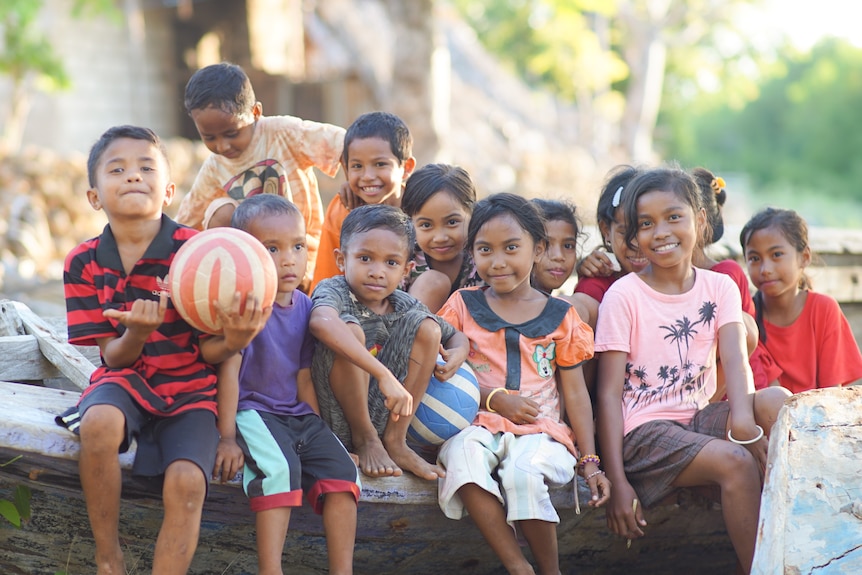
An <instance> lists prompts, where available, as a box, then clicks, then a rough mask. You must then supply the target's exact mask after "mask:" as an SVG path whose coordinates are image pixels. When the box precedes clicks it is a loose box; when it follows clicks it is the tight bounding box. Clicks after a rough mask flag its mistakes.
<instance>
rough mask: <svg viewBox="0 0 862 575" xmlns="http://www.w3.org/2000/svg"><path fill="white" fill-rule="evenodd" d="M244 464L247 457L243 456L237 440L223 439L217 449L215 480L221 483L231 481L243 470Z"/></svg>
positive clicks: (231, 438) (214, 469)
mask: <svg viewBox="0 0 862 575" xmlns="http://www.w3.org/2000/svg"><path fill="white" fill-rule="evenodd" d="M243 463H245V457H244V456H243V454H242V449H240V448H239V445H237V442H236V439H234V438H233V437H222V438H221V439H219V442H218V447H217V448H216V459H215V467H214V468H213V479H214V480H215V479H218V480H219V481H220V482H221V483H224V482H226V481H230V480H231V479H233V478H234V477H236V474H237V473H239V470H240V469H242V465H243Z"/></svg>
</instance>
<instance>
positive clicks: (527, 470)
mask: <svg viewBox="0 0 862 575" xmlns="http://www.w3.org/2000/svg"><path fill="white" fill-rule="evenodd" d="M545 244H546V240H545V226H544V222H543V221H542V218H541V216H540V215H539V213H538V211H537V210H536V208H535V206H534V205H533V204H531V203H530V202H529V201H528V200H525V199H523V198H521V197H519V196H516V195H514V194H496V195H493V196H490V197H488V198H486V199H484V200H481V201H480V202H479V203H478V204H476V210H475V211H474V213H473V218H472V219H471V220H470V228H469V233H468V238H467V245H468V246H469V247H470V248H471V251H472V253H473V258H474V260H475V262H476V267H477V269H478V270H479V274H480V276H481V277H482V279H483V280H484V281H485V283H486V284H487V287H483V288H467V289H463V290H459V291H457V292H456V293H455V294H454V295H453V296H452V297H451V298H450V299H449V301H447V302H446V305H444V306H443V309H442V310H441V311H440V314H441V316H442V317H443V318H444V319H446V320H448V321H450V322H452V324H453V325H454V326H456V327H457V328H458V329H460V330H462V331H463V332H464V334H465V335H466V336H467V337H468V338H469V339H470V342H471V350H470V356H469V358H468V363H469V364H470V366H471V367H472V368H473V371H474V372H475V373H476V377H477V378H478V380H479V385H480V390H481V401H480V405H481V406H483V408H481V409H480V411H479V413H478V415H477V416H476V419H475V420H474V422H473V425H471V426H470V427H467V428H466V429H464V430H462V431H461V432H460V433H458V434H457V435H456V436H455V437H453V438H451V439H450V440H448V441H447V442H446V443H444V444H443V447H442V448H441V450H440V457H439V459H440V463H441V464H442V465H443V466H444V467H445V469H446V476H445V477H444V478H443V479H442V480H441V481H440V483H439V503H440V508H441V509H442V510H443V512H444V513H445V514H446V516H447V517H449V518H452V519H461V518H462V517H463V516H464V515H465V514H466V513H469V514H470V516H471V517H472V518H473V521H475V523H476V525H477V526H478V527H479V530H480V531H481V532H482V535H483V536H484V538H485V540H486V541H487V542H488V544H489V545H490V546H491V548H492V549H493V550H494V552H495V553H496V554H497V556H498V557H499V558H500V561H501V562H502V563H503V565H504V566H505V567H506V569H507V570H508V571H509V573H532V572H533V571H532V567H531V565H530V563H529V562H528V561H527V559H526V558H525V557H524V554H523V552H522V551H521V548H520V546H519V544H518V541H517V539H516V537H515V531H514V530H513V529H512V527H514V526H515V525H518V527H519V528H520V529H521V531H522V533H523V534H524V537H525V538H526V539H527V542H528V543H529V545H530V549H531V550H532V552H533V557H534V558H535V560H536V562H537V563H538V566H539V573H559V572H560V567H559V556H558V552H557V530H556V524H557V523H559V521H560V519H559V516H558V515H557V513H556V511H555V510H554V506H553V505H552V504H551V501H550V497H549V495H548V485H549V484H550V485H564V484H566V483H568V482H569V481H572V479H573V478H574V477H575V473H576V471H577V470H578V468H579V467H580V468H581V470H582V472H583V473H584V475H585V478H586V480H587V483H588V484H589V486H590V491H591V492H592V498H591V501H590V505H593V506H600V505H602V504H603V503H604V502H605V500H607V498H608V495H609V493H610V483H609V482H608V480H607V479H606V478H605V477H604V475H603V474H602V472H601V471H600V470H599V467H598V465H599V458H598V457H597V456H596V455H594V453H595V440H594V438H593V412H592V407H591V406H590V397H589V394H588V393H587V389H586V386H585V384H584V378H583V374H582V373H581V368H580V365H581V363H583V362H584V361H586V360H587V359H589V358H590V357H592V347H593V343H592V339H593V338H592V330H590V328H589V326H587V325H586V324H585V323H584V322H583V321H581V320H580V319H579V318H578V316H577V314H576V313H575V311H574V310H573V308H572V307H571V306H570V305H569V304H567V303H566V302H564V301H562V300H560V299H557V298H553V297H548V296H547V295H545V294H543V293H542V292H540V291H538V290H536V289H534V288H533V287H531V286H530V276H531V275H532V272H533V266H534V265H535V263H536V261H537V260H538V259H539V258H540V257H541V255H542V252H543V251H544V249H545ZM557 379H559V386H558V384H557ZM563 406H565V411H566V414H567V416H568V418H569V420H570V421H571V422H572V428H569V427H568V426H567V425H566V424H565V423H564V422H563V421H562V418H561V410H562V408H563ZM572 430H574V433H573V432H572ZM575 443H577V446H578V449H580V450H581V452H582V453H586V454H587V455H584V456H583V457H581V459H580V462H579V461H578V459H576V454H577V450H576V449H575ZM465 512H466V513H465Z"/></svg>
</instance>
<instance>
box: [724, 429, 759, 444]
mask: <svg viewBox="0 0 862 575" xmlns="http://www.w3.org/2000/svg"><path fill="white" fill-rule="evenodd" d="M754 427H756V428H757V437H755V438H754V439H746V440H745V441H741V440H739V439H735V438H734V437H733V436H732V435H731V434H730V429H728V430H727V439H728V441H731V442H733V443H735V444H737V445H751V444H752V443H757V442H758V441H760V440H761V439H762V438H763V428H762V427H760V426H759V425H755V426H754Z"/></svg>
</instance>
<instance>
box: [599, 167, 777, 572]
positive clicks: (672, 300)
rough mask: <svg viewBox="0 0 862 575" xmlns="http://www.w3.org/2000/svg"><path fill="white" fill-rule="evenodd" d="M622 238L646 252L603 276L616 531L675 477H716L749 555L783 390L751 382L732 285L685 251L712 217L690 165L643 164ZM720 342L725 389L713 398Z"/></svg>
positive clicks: (604, 424)
mask: <svg viewBox="0 0 862 575" xmlns="http://www.w3.org/2000/svg"><path fill="white" fill-rule="evenodd" d="M623 202H624V203H623V209H624V210H623V211H624V213H625V229H626V233H625V237H624V241H625V243H626V244H627V245H631V246H633V245H635V242H636V245H637V246H638V247H639V249H640V252H641V253H642V254H643V256H644V257H645V258H646V259H647V260H648V265H647V266H646V267H645V268H644V269H643V270H642V271H640V272H638V273H631V274H627V275H626V276H624V277H621V278H620V279H618V280H617V281H616V282H614V284H613V285H612V286H611V287H610V289H609V290H608V292H607V293H606V294H605V297H604V299H603V301H602V305H601V309H600V312H599V320H598V327H597V329H596V350H597V351H598V352H600V355H599V380H598V399H599V418H598V419H599V423H600V425H599V439H600V442H601V448H602V455H603V457H604V459H605V465H606V469H607V472H608V475H609V477H610V479H611V481H613V483H614V493H613V494H612V496H611V501H610V505H609V508H608V511H607V518H608V526H609V527H610V528H611V530H612V531H613V532H614V533H616V534H617V535H621V536H624V537H627V538H629V539H634V538H636V537H641V536H643V535H644V531H643V530H642V527H644V526H645V525H646V521H645V519H644V513H643V508H644V507H646V508H649V507H650V506H652V505H654V504H656V503H658V502H660V501H661V500H662V499H663V498H664V497H666V496H667V495H669V494H670V493H671V492H672V491H673V490H674V489H676V488H678V487H693V486H701V485H716V486H718V487H719V488H720V490H721V507H722V513H723V515H724V520H725V525H726V527H727V531H728V534H729V535H730V539H731V542H732V543H733V547H734V549H735V551H736V555H737V558H738V560H739V563H740V565H742V567H743V569H744V570H745V571H746V572H747V571H748V570H750V568H751V561H752V558H753V555H754V544H755V534H756V530H757V519H758V510H759V507H760V491H761V479H760V478H761V475H762V473H763V471H764V469H765V465H766V448H767V440H766V436H767V435H768V433H769V430H770V429H771V426H772V423H773V422H774V421H775V417H776V415H777V413H778V410H779V409H780V408H781V405H782V404H783V401H784V399H785V398H786V397H787V395H788V392H787V390H785V389H783V388H781V387H771V388H768V389H764V390H761V391H758V392H756V393H755V391H754V386H753V383H752V376H751V368H750V367H749V365H748V361H747V359H748V354H747V353H746V347H745V331H744V327H743V323H742V313H743V312H742V306H741V303H740V296H739V290H738V289H737V287H736V286H735V285H734V284H733V282H732V281H731V280H730V279H729V278H728V277H727V276H726V275H724V274H717V273H715V272H711V271H708V270H701V269H696V268H694V266H693V265H692V258H693V255H694V253H695V251H696V250H698V249H699V248H700V247H702V246H703V243H704V241H705V238H706V237H708V234H709V228H708V224H707V221H706V215H705V213H704V210H703V208H702V206H701V201H700V194H699V191H698V188H697V184H695V182H694V180H693V179H692V178H691V176H690V175H688V174H687V173H685V172H684V171H682V170H679V169H673V168H667V169H656V170H650V171H648V172H645V173H643V174H641V175H639V176H638V177H636V178H635V179H634V180H632V181H631V182H630V183H629V184H628V185H626V196H625V198H624V200H623ZM717 350H718V351H719V352H720V354H721V361H722V365H723V367H724V373H725V380H726V384H727V396H728V401H722V402H718V403H711V404H710V403H709V399H710V398H711V397H712V396H713V394H714V393H715V389H716V373H715V372H716V367H715V363H716V361H715V358H716V351H717Z"/></svg>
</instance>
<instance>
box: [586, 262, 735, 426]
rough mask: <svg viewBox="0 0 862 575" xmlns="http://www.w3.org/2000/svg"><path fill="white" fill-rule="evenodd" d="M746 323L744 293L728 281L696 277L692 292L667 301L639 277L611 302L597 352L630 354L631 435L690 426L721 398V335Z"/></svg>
mask: <svg viewBox="0 0 862 575" xmlns="http://www.w3.org/2000/svg"><path fill="white" fill-rule="evenodd" d="M730 323H742V304H741V302H740V296H739V289H738V288H737V286H736V285H735V284H734V283H733V281H732V280H731V279H730V278H728V277H727V276H726V275H724V274H719V273H715V272H711V271H708V270H701V269H695V281H694V285H693V286H692V288H691V289H690V290H689V291H687V292H686V293H683V294H674V295H669V294H664V293H660V292H657V291H656V290H654V289H652V288H651V287H650V286H648V285H647V284H646V283H645V282H644V281H643V280H642V279H641V278H640V276H638V275H637V274H627V275H625V276H623V277H622V278H620V279H618V280H617V281H616V282H614V284H613V285H612V286H611V288H610V289H609V290H608V292H607V293H606V294H605V297H604V299H603V300H602V303H601V306H600V307H599V319H598V325H597V326H596V352H603V351H624V352H626V353H627V354H628V359H627V361H626V363H627V365H626V375H625V378H626V379H625V384H624V385H623V396H622V409H623V434H626V433H628V432H630V431H631V430H633V429H634V428H636V427H637V426H639V425H641V424H643V423H646V422H648V421H654V420H660V419H664V420H670V421H678V422H680V423H682V424H688V423H689V422H690V421H691V419H692V417H694V414H695V413H696V412H697V411H698V410H700V409H703V408H704V407H705V406H706V404H707V403H709V399H710V398H711V397H712V396H713V394H715V389H716V382H715V381H716V379H715V378H716V373H715V354H716V348H717V343H718V330H719V328H721V327H722V326H724V325H726V324H730Z"/></svg>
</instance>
